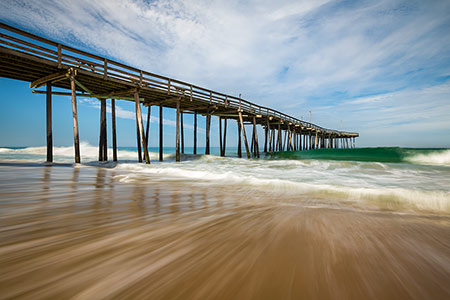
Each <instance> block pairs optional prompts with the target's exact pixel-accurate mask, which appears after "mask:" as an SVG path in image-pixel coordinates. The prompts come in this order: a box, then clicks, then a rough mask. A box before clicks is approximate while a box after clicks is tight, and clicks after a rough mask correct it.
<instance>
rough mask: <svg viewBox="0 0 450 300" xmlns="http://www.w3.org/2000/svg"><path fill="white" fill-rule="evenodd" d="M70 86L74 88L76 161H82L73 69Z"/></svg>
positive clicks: (73, 116)
mask: <svg viewBox="0 0 450 300" xmlns="http://www.w3.org/2000/svg"><path fill="white" fill-rule="evenodd" d="M70 87H71V90H72V119H73V140H74V148H75V163H77V164H79V163H81V155H80V136H79V134H78V112H77V96H76V95H75V71H74V70H73V69H72V70H71V73H70Z"/></svg>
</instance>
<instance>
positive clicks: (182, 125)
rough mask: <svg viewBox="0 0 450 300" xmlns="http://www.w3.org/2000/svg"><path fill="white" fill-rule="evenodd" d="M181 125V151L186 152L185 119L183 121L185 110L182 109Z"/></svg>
mask: <svg viewBox="0 0 450 300" xmlns="http://www.w3.org/2000/svg"><path fill="white" fill-rule="evenodd" d="M180 126H181V129H180V130H181V153H183V154H184V121H183V111H180Z"/></svg>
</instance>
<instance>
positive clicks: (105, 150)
mask: <svg viewBox="0 0 450 300" xmlns="http://www.w3.org/2000/svg"><path fill="white" fill-rule="evenodd" d="M101 106H102V109H101V110H102V131H103V134H102V137H103V142H102V145H103V160H104V161H108V139H107V129H106V99H102V100H101Z"/></svg>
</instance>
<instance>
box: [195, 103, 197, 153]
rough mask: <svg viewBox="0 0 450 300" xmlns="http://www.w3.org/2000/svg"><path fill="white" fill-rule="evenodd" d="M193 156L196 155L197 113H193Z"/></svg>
mask: <svg viewBox="0 0 450 300" xmlns="http://www.w3.org/2000/svg"><path fill="white" fill-rule="evenodd" d="M194 154H197V111H195V112H194Z"/></svg>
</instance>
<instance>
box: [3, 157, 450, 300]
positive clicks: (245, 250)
mask: <svg viewBox="0 0 450 300" xmlns="http://www.w3.org/2000/svg"><path fill="white" fill-rule="evenodd" d="M122 173H123V171H122ZM122 173H121V171H116V170H114V169H111V168H104V167H89V166H82V167H75V168H74V167H72V166H71V165H59V166H58V165H55V166H51V167H50V166H45V165H43V164H23V163H2V165H1V166H0V184H1V187H0V195H1V201H0V208H1V209H0V224H1V227H0V228H1V230H0V270H1V271H0V272H1V273H0V299H12V298H20V299H55V298H58V299H69V298H71V299H143V298H148V299H300V298H306V299H363V298H365V299H367V298H370V299H446V298H448V296H449V295H450V287H449V284H448V283H449V278H450V238H449V233H450V229H449V228H450V227H449V225H450V218H449V216H448V215H446V214H432V215H430V214H418V213H398V212H395V211H387V210H382V209H381V210H380V209H361V208H360V207H356V206H352V205H342V204H341V205H335V206H333V205H324V204H321V203H320V202H315V204H314V205H312V204H311V203H312V202H311V201H304V199H302V198H301V197H300V198H299V199H295V197H294V199H291V201H287V202H283V203H281V204H280V202H277V201H273V199H271V197H274V195H273V194H270V193H265V192H262V191H257V190H252V189H240V188H237V189H230V188H227V187H217V186H216V187H214V188H211V187H210V186H208V185H205V186H204V187H201V186H199V185H197V186H192V185H190V184H189V182H187V181H182V180H180V181H179V182H163V181H161V180H159V179H158V176H154V177H153V178H150V179H148V178H147V180H146V181H144V182H142V183H140V182H134V183H129V182H125V183H124V182H123V181H121V179H122V178H123V176H124V174H122ZM293 203H295V204H293Z"/></svg>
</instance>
